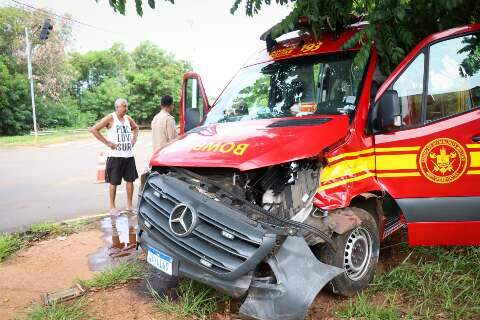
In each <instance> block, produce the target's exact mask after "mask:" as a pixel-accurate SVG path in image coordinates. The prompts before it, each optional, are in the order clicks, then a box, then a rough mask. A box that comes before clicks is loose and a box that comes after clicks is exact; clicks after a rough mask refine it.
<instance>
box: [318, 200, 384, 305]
mask: <svg viewBox="0 0 480 320" xmlns="http://www.w3.org/2000/svg"><path fill="white" fill-rule="evenodd" d="M352 210H353V211H354V213H355V214H356V215H357V216H358V217H359V218H360V219H361V225H360V226H359V227H357V228H355V229H353V230H350V231H348V232H345V233H344V234H335V235H334V236H333V241H334V243H335V244H336V247H337V251H336V252H335V251H333V250H332V249H331V248H330V246H327V245H322V246H321V247H320V248H319V249H318V250H317V252H316V254H317V257H318V258H319V259H320V260H321V261H322V262H324V263H326V264H330V265H334V266H336V267H339V268H342V269H343V270H344V272H343V273H342V274H340V275H339V276H337V277H336V278H335V279H333V280H332V281H331V282H330V283H329V287H330V289H331V290H332V291H333V292H334V293H337V294H340V295H343V296H352V295H354V294H356V293H357V292H359V291H361V290H363V289H364V288H366V287H367V286H368V284H369V283H370V282H371V281H372V279H373V276H374V275H375V270H376V267H377V263H378V254H379V250H380V238H379V232H378V227H377V223H376V222H375V219H374V218H373V217H372V215H371V214H369V213H368V212H367V211H365V210H363V209H360V208H352Z"/></svg>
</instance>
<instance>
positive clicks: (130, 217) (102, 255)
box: [88, 213, 139, 271]
mask: <svg viewBox="0 0 480 320" xmlns="http://www.w3.org/2000/svg"><path fill="white" fill-rule="evenodd" d="M100 227H101V230H102V231H103V233H104V236H103V240H104V241H105V246H103V247H101V248H100V249H99V250H98V251H97V252H95V253H92V254H90V255H89V256H88V264H89V266H90V269H91V270H92V271H103V270H105V269H107V268H109V267H111V266H113V265H114V264H116V263H118V262H119V261H121V260H124V259H126V258H128V257H131V256H132V255H136V254H138V253H139V251H136V250H135V247H136V243H137V216H136V215H134V214H127V213H121V214H120V215H118V216H110V217H106V218H104V219H103V220H102V221H101V225H100Z"/></svg>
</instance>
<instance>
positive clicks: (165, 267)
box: [147, 247, 173, 275]
mask: <svg viewBox="0 0 480 320" xmlns="http://www.w3.org/2000/svg"><path fill="white" fill-rule="evenodd" d="M147 262H148V263H150V264H151V265H152V266H154V267H155V268H157V269H158V270H160V271H163V272H165V273H166V274H168V275H172V265H173V259H172V257H170V256H168V255H166V254H165V253H163V252H161V251H158V250H157V249H155V248H152V247H148V252H147Z"/></svg>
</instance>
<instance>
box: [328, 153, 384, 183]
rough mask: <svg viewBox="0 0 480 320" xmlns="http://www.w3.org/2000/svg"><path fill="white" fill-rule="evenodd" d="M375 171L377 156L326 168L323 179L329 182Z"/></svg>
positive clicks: (352, 160) (347, 161)
mask: <svg viewBox="0 0 480 320" xmlns="http://www.w3.org/2000/svg"><path fill="white" fill-rule="evenodd" d="M373 170H375V156H373V155H372V156H367V157H359V158H356V159H350V160H344V161H341V162H338V163H336V164H334V165H332V166H327V167H325V168H324V169H323V171H322V174H321V179H322V181H329V180H333V179H337V178H341V177H344V176H348V175H354V174H357V173H360V172H363V171H373Z"/></svg>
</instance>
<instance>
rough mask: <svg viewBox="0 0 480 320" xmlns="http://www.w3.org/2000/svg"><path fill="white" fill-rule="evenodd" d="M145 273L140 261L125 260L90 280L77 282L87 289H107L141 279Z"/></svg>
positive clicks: (145, 270)
mask: <svg viewBox="0 0 480 320" xmlns="http://www.w3.org/2000/svg"><path fill="white" fill-rule="evenodd" d="M146 273H147V269H146V267H145V265H144V264H143V263H141V262H140V261H138V260H126V261H123V262H121V263H119V264H117V265H115V266H114V267H112V268H110V269H107V270H105V271H103V272H101V273H99V274H97V275H96V276H95V277H94V278H93V279H91V280H78V282H79V283H80V284H81V285H82V286H83V287H85V288H88V289H107V288H110V287H115V286H117V285H121V284H124V283H127V282H128V281H130V280H136V279H143V278H144V277H145V275H146Z"/></svg>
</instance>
